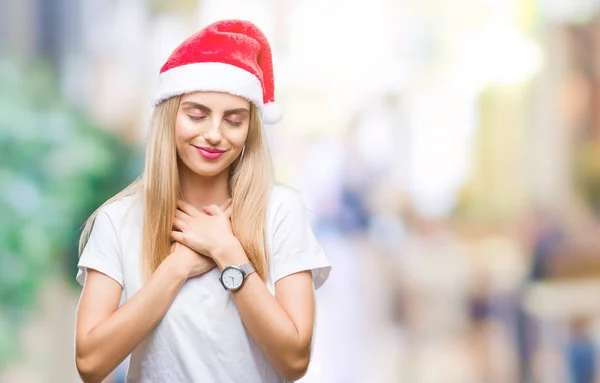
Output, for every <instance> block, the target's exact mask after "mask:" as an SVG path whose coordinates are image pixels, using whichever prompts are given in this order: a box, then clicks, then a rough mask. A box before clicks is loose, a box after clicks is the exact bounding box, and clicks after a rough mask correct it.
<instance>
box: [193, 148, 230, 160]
mask: <svg viewBox="0 0 600 383" xmlns="http://www.w3.org/2000/svg"><path fill="white" fill-rule="evenodd" d="M194 147H195V148H196V150H197V151H198V153H200V155H201V156H202V157H204V158H206V159H209V160H216V159H217V158H219V157H221V156H222V155H223V153H225V150H221V149H217V148H209V147H204V146H195V145H194Z"/></svg>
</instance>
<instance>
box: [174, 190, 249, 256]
mask: <svg viewBox="0 0 600 383" xmlns="http://www.w3.org/2000/svg"><path fill="white" fill-rule="evenodd" d="M229 205H230V202H228V203H227V204H226V206H224V207H225V209H223V208H221V207H218V206H216V205H210V206H207V207H204V208H203V209H202V211H199V210H198V209H196V208H195V207H194V206H192V205H190V204H188V203H186V202H184V201H181V200H178V201H177V210H176V211H175V219H174V221H173V226H174V228H175V229H176V230H173V231H172V232H171V238H173V239H174V240H175V241H177V242H179V243H180V244H182V245H185V246H187V247H189V248H190V249H192V250H194V251H196V252H197V253H199V254H202V255H204V256H207V257H211V258H212V257H213V256H214V254H215V252H216V251H218V250H220V249H223V248H226V247H229V246H230V245H231V243H232V242H235V241H237V239H236V238H235V236H234V235H233V230H232V228H231V221H230V218H231V206H229Z"/></svg>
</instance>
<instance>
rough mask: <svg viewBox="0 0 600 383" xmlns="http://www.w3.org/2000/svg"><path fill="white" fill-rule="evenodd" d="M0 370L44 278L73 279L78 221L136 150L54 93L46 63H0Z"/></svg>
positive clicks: (119, 184) (120, 179)
mask: <svg viewBox="0 0 600 383" xmlns="http://www.w3.org/2000/svg"><path fill="white" fill-rule="evenodd" d="M0 89H1V92H0V189H1V192H0V369H2V366H3V365H5V364H6V363H7V362H8V361H9V360H10V359H11V358H14V357H16V356H17V355H18V344H19V343H18V339H17V331H16V330H17V328H18V326H19V323H21V322H22V321H23V320H24V319H25V318H26V315H27V313H28V311H30V310H31V309H32V307H33V304H34V303H35V299H36V295H37V293H38V290H39V288H40V286H41V284H42V281H43V279H44V278H45V277H47V276H50V275H54V276H56V275H67V276H68V277H69V279H71V280H73V279H74V276H75V272H76V263H77V258H78V254H77V240H78V237H79V234H80V232H81V230H80V229H81V226H82V224H83V222H84V221H85V219H86V218H87V217H88V216H89V214H90V213H91V212H92V211H93V210H94V209H95V208H97V207H98V206H99V205H100V204H101V203H102V202H104V201H105V200H106V199H108V198H109V197H110V196H112V195H113V194H114V193H116V192H117V191H118V190H120V189H121V188H123V187H124V186H125V185H126V184H127V183H128V182H130V181H131V180H132V179H133V178H134V177H135V174H134V173H135V172H136V170H137V169H136V168H138V166H137V160H138V159H139V156H138V153H137V151H136V150H134V148H131V147H129V146H128V145H126V144H124V143H123V142H122V141H121V140H119V138H118V137H115V136H114V135H111V134H110V133H109V132H107V131H105V130H103V129H100V127H99V126H97V125H96V124H94V122H93V121H91V120H90V119H89V118H88V117H87V116H86V115H85V114H84V113H83V112H82V111H81V110H78V109H76V108H74V107H73V106H71V105H68V104H67V103H66V102H64V101H63V100H62V99H61V95H60V92H59V87H58V84H57V82H56V76H55V75H54V72H53V71H52V69H51V68H50V67H48V66H44V65H43V64H40V63H39V62H37V63H36V64H35V65H23V63H22V62H18V61H0Z"/></svg>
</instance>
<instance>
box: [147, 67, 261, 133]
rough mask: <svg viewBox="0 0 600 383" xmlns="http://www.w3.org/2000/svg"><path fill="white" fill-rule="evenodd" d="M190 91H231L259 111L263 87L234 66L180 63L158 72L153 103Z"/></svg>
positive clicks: (247, 73)
mask: <svg viewBox="0 0 600 383" xmlns="http://www.w3.org/2000/svg"><path fill="white" fill-rule="evenodd" d="M193 92H224V93H229V94H233V95H236V96H240V97H243V98H245V99H246V100H248V101H250V102H252V103H253V104H254V105H256V106H257V107H258V109H259V110H261V112H262V111H263V110H262V109H263V89H262V86H261V83H260V81H259V80H258V78H257V77H256V76H255V75H253V74H252V73H250V72H248V71H245V70H244V69H242V68H239V67H237V66H235V65H230V64H224V63H220V62H204V63H194V64H188V65H181V66H178V67H175V68H172V69H169V70H167V71H166V72H163V73H161V74H160V76H159V78H158V89H157V92H156V95H155V97H154V105H158V104H160V103H161V102H162V101H164V100H166V99H168V98H171V97H173V96H179V95H182V94H186V93H193ZM265 123H267V122H266V121H265Z"/></svg>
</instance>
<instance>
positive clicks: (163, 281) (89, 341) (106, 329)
mask: <svg viewBox="0 0 600 383" xmlns="http://www.w3.org/2000/svg"><path fill="white" fill-rule="evenodd" d="M185 280H186V278H185V277H184V276H183V275H182V273H179V272H178V271H177V270H176V269H175V268H173V267H170V265H168V264H167V263H165V262H163V264H162V265H161V266H159V267H158V269H157V270H156V271H155V272H154V274H153V275H152V276H151V277H150V279H149V281H148V283H147V284H146V285H145V286H144V287H142V288H141V289H140V291H139V292H138V293H137V294H135V295H134V296H133V297H132V298H131V299H130V300H129V301H127V302H126V303H125V304H124V305H123V306H122V307H120V308H119V309H118V310H117V311H116V312H115V313H114V314H112V315H111V316H110V317H108V318H106V319H105V320H104V321H102V322H100V323H99V324H98V325H97V326H96V327H94V328H93V329H92V330H90V331H89V332H88V333H87V334H85V335H83V336H79V337H78V339H77V366H78V369H79V371H80V373H81V375H82V377H83V378H84V380H85V381H86V382H88V381H89V382H96V381H102V379H104V378H105V377H106V376H108V374H110V372H111V371H112V370H114V369H115V368H116V367H117V366H118V365H119V364H120V363H121V362H122V361H123V360H124V359H125V358H126V357H127V355H129V354H130V353H131V352H132V351H133V350H134V349H135V347H137V346H138V345H139V344H140V343H141V342H142V340H143V339H144V338H145V337H146V336H147V335H148V333H150V331H152V329H154V327H155V326H156V325H157V324H158V323H159V322H160V320H161V319H162V318H163V317H164V315H165V314H166V312H167V310H168V309H169V307H170V306H171V304H172V302H173V300H174V299H175V296H176V295H177V293H178V291H179V290H180V289H181V286H182V285H183V283H184V282H185Z"/></svg>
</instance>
